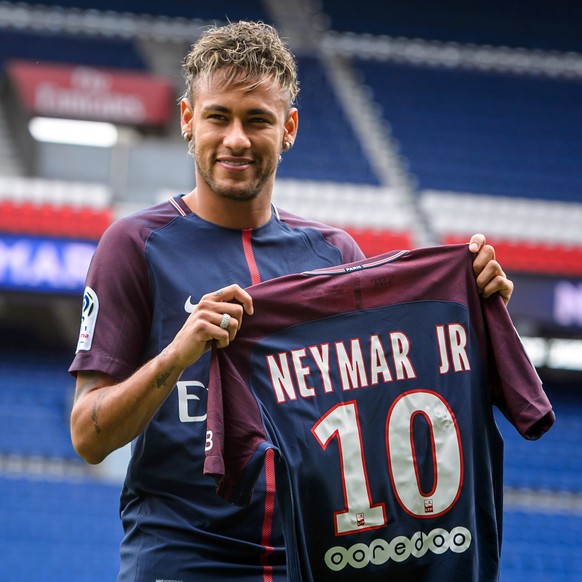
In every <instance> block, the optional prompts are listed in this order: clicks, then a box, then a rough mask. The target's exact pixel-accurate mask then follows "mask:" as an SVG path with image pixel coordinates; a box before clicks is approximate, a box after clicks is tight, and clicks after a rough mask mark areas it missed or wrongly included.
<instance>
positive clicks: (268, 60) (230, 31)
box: [183, 20, 299, 107]
mask: <svg viewBox="0 0 582 582" xmlns="http://www.w3.org/2000/svg"><path fill="white" fill-rule="evenodd" d="M216 71H222V72H223V75H224V77H223V78H222V80H223V83H224V85H225V86H234V87H242V88H244V89H247V90H249V91H250V90H252V89H254V88H256V87H258V86H260V85H262V84H265V83H273V82H274V83H275V84H276V85H277V86H278V87H279V88H280V89H281V91H282V92H283V94H286V96H287V99H288V106H289V107H291V106H292V105H293V104H294V103H295V99H296V98H297V94H298V93H299V81H298V79H297V63H296V61H295V57H294V55H293V53H292V52H291V51H290V49H289V48H288V47H287V45H286V44H285V43H284V42H283V40H282V39H281V37H280V36H279V34H278V32H277V31H276V30H275V28H273V27H272V26H270V25H268V24H265V23H264V22H252V21H246V20H242V21H240V22H234V23H231V24H227V25H225V26H219V27H212V28H209V29H208V30H206V31H205V32H204V33H203V34H202V35H201V36H200V38H199V39H198V40H197V41H196V42H195V43H194V44H193V45H192V47H191V50H190V52H189V53H188V55H187V56H186V58H185V59H184V64H183V73H184V79H185V82H186V92H185V93H184V97H186V98H188V99H191V101H192V103H194V97H195V93H196V88H197V83H198V82H199V80H200V79H204V78H207V77H208V75H210V74H211V73H214V72H216Z"/></svg>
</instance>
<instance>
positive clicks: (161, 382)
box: [154, 366, 174, 390]
mask: <svg viewBox="0 0 582 582" xmlns="http://www.w3.org/2000/svg"><path fill="white" fill-rule="evenodd" d="M173 371H174V366H172V367H171V368H170V369H169V370H166V371H165V372H162V373H161V374H160V375H159V376H158V377H157V378H156V379H155V380H154V387H155V388H157V389H158V390H159V389H160V388H164V386H165V385H166V382H167V381H168V378H169V377H170V376H171V375H172V372H173Z"/></svg>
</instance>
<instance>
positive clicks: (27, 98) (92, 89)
mask: <svg viewBox="0 0 582 582" xmlns="http://www.w3.org/2000/svg"><path fill="white" fill-rule="evenodd" d="M7 70H8V74H9V75H10V77H11V78H12V80H13V82H14V83H15V85H16V87H17V90H18V91H19V94H20V98H21V100H22V102H23V104H24V105H25V106H26V107H27V109H28V110H29V111H30V112H31V113H32V114H34V115H40V116H45V117H65V118H69V119H88V120H93V121H109V122H112V123H121V124H126V125H163V124H164V123H166V122H167V121H168V118H169V116H170V114H171V112H172V99H173V90H172V86H171V84H170V83H169V82H168V81H167V80H165V79H162V78H159V77H155V76H153V75H148V74H144V73H138V72H134V71H122V72H121V71H119V70H113V69H101V68H99V69H97V68H93V67H86V66H70V65H59V64H52V63H36V62H31V61H12V62H10V63H8V66H7Z"/></svg>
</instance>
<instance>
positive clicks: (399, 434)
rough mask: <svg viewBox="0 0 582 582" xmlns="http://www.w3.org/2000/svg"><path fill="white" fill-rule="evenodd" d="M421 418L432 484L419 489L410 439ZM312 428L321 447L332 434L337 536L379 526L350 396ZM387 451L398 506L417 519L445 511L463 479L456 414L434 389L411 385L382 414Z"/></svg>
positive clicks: (382, 519)
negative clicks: (337, 479)
mask: <svg viewBox="0 0 582 582" xmlns="http://www.w3.org/2000/svg"><path fill="white" fill-rule="evenodd" d="M417 415H422V417H424V419H425V421H426V423H427V425H428V427H429V433H430V445H431V448H432V451H431V452H432V461H433V463H432V466H433V470H434V475H433V486H432V488H431V490H429V491H423V490H422V487H421V484H420V478H419V473H420V471H419V467H418V460H417V455H416V451H415V444H414V438H413V436H414V435H413V430H414V429H413V427H414V419H415V418H416V416H417ZM311 432H312V433H313V435H314V436H315V438H316V440H317V442H318V443H319V444H320V446H321V447H322V448H323V449H324V450H325V449H327V446H328V445H329V443H330V442H331V441H332V440H333V439H334V438H337V441H338V451H339V463H340V469H341V478H342V486H343V491H344V501H345V507H344V508H343V509H342V510H338V511H336V512H335V524H334V525H335V532H336V535H344V534H351V533H356V532H362V531H367V530H370V529H377V528H380V527H384V526H385V525H386V524H387V522H388V521H387V520H388V518H387V516H386V507H385V503H384V502H382V501H381V500H373V499H372V498H371V494H370V486H369V480H368V471H367V469H366V461H365V452H364V446H363V442H362V431H361V426H360V418H359V413H358V405H357V402H356V401H355V400H352V401H349V402H341V403H339V404H337V405H336V406H334V407H333V408H331V409H330V410H328V411H327V413H326V414H325V415H324V416H322V417H321V418H320V419H319V420H318V421H317V422H316V423H315V425H314V426H313V428H312V429H311ZM385 439H386V452H387V459H386V460H387V464H388V472H389V474H390V479H391V483H392V489H393V491H394V495H395V496H396V500H397V502H398V504H399V505H400V507H401V508H402V509H403V510H404V511H405V512H406V513H408V514H409V515H411V516H413V517H416V518H429V517H436V516H438V515H442V514H443V513H446V512H447V511H449V510H450V509H451V508H452V507H453V505H454V504H455V502H456V500H457V499H458V497H459V494H460V491H461V485H462V481H463V455H462V449H461V438H460V434H459V429H458V426H457V422H456V419H455V415H454V413H453V411H452V410H451V408H450V406H449V405H448V403H447V401H446V400H445V399H444V398H443V397H442V396H441V395H439V394H437V393H436V392H432V391H429V390H413V391H410V392H406V393H404V394H401V395H399V396H398V397H397V398H396V400H395V401H394V403H393V404H392V406H391V407H390V409H389V411H388V414H387V417H386V430H385Z"/></svg>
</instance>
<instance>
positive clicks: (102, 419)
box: [71, 285, 252, 463]
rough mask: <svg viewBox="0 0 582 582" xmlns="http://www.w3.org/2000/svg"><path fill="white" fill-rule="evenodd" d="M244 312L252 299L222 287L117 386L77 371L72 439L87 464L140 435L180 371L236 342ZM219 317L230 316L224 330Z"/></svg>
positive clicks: (102, 377) (248, 310) (108, 378)
mask: <svg viewBox="0 0 582 582" xmlns="http://www.w3.org/2000/svg"><path fill="white" fill-rule="evenodd" d="M232 300H236V301H238V302H239V303H232V302H231V301H232ZM243 312H246V313H248V314H252V299H251V297H250V295H249V294H248V293H247V292H246V291H244V290H243V289H241V288H240V287H239V286H238V285H231V286H229V287H225V288H224V289H221V290H219V291H216V292H215V293H212V294H208V295H205V296H204V297H202V299H201V300H200V302H199V303H198V304H197V305H196V307H195V309H194V311H193V312H192V313H191V314H190V316H189V317H188V319H187V320H186V322H185V323H184V326H183V327H182V328H181V329H180V331H179V332H178V333H177V334H176V337H175V338H174V339H173V340H172V342H171V343H170V344H169V345H168V346H167V347H166V348H165V349H164V350H163V351H162V352H161V353H160V354H159V355H158V356H156V357H155V358H153V359H152V360H150V361H149V362H148V363H146V364H145V365H144V366H143V367H141V368H140V369H139V370H137V371H136V372H135V373H134V374H133V375H132V376H130V377H129V378H127V379H126V380H124V381H122V382H117V381H116V380H115V379H114V378H112V377H111V376H109V375H107V374H104V373H102V372H94V371H80V372H78V374H77V384H76V389H75V400H74V403H73V409H72V412H71V437H72V441H73V446H74V447H75V450H76V451H77V452H78V453H79V455H80V456H81V457H83V458H84V459H85V460H86V461H88V462H89V463H100V462H101V461H102V460H103V459H105V457H106V456H107V455H108V454H109V453H111V452H112V451H114V450H115V449H118V448H120V447H122V446H124V445H126V444H127V443H129V442H130V441H131V440H133V439H134V438H135V437H136V436H137V435H139V434H140V433H141V432H142V431H143V430H144V429H145V428H146V426H147V425H148V423H149V422H150V420H151V419H152V417H153V416H154V414H155V413H156V411H157V410H158V408H159V407H160V406H161V405H162V403H163V402H164V400H165V399H166V398H167V397H168V395H169V394H170V392H171V391H172V389H173V387H174V386H175V384H176V382H177V381H178V380H179V379H180V376H181V375H182V372H183V371H184V370H185V369H186V368H187V367H188V366H190V365H192V364H193V363H194V362H196V361H197V360H198V359H199V358H200V357H201V356H202V354H204V353H205V352H207V351H208V350H209V349H210V346H211V345H212V342H213V341H216V342H217V345H218V346H219V347H225V346H227V345H228V344H229V343H230V342H231V341H232V340H233V339H234V337H235V336H236V333H237V331H238V330H239V328H240V324H241V321H242V316H243ZM223 314H228V315H230V316H231V320H230V323H229V325H228V327H227V328H226V329H223V328H221V327H220V323H221V320H222V316H223Z"/></svg>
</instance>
